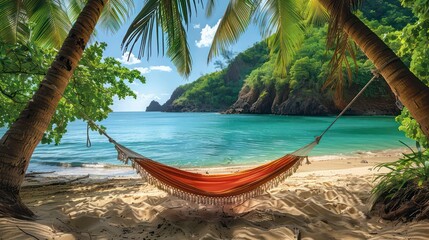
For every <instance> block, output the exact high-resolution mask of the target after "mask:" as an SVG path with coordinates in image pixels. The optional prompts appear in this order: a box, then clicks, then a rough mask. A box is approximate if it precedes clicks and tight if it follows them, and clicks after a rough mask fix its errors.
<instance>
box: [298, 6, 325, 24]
mask: <svg viewBox="0 0 429 240" xmlns="http://www.w3.org/2000/svg"><path fill="white" fill-rule="evenodd" d="M303 7H304V18H305V20H306V22H307V23H309V24H314V25H316V26H322V25H323V24H325V23H326V22H328V20H329V15H328V12H327V11H326V9H325V8H324V7H323V6H322V4H320V2H319V1H318V0H308V1H307V4H306V5H304V6H303Z"/></svg>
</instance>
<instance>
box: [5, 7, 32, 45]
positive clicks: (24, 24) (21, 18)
mask: <svg viewBox="0 0 429 240" xmlns="http://www.w3.org/2000/svg"><path fill="white" fill-rule="evenodd" d="M0 22H1V24H0V39H1V40H2V41H4V42H7V43H16V42H17V41H27V40H28V38H29V35H30V30H29V28H28V17H27V12H26V9H25V6H24V3H23V1H22V0H0Z"/></svg>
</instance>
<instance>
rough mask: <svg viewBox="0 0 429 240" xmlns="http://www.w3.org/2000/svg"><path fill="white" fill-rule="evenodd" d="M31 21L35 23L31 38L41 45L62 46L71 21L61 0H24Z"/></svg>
mask: <svg viewBox="0 0 429 240" xmlns="http://www.w3.org/2000/svg"><path fill="white" fill-rule="evenodd" d="M24 3H25V7H26V9H28V10H27V11H28V13H29V16H30V17H29V21H30V22H31V23H34V27H33V29H32V36H31V38H32V39H33V40H34V41H35V42H36V43H38V44H40V45H41V46H45V47H60V46H61V44H62V43H63V40H64V39H65V38H66V36H67V34H68V32H69V30H70V28H71V21H70V19H69V17H68V15H67V13H66V11H65V9H63V8H62V7H63V5H62V3H61V1H60V0H34V1H24Z"/></svg>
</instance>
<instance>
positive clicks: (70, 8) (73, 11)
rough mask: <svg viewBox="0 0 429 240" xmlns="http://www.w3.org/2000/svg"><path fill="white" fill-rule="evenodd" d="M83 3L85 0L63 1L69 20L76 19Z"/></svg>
mask: <svg viewBox="0 0 429 240" xmlns="http://www.w3.org/2000/svg"><path fill="white" fill-rule="evenodd" d="M64 1H65V0H64ZM85 4H86V1H85V0H67V1H65V2H64V3H63V5H65V7H66V9H67V14H68V15H69V18H70V20H71V22H75V21H76V19H77V17H78V16H79V14H80V13H81V12H82V10H83V8H84V7H85Z"/></svg>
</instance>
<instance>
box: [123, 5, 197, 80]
mask: <svg viewBox="0 0 429 240" xmlns="http://www.w3.org/2000/svg"><path fill="white" fill-rule="evenodd" d="M198 3H201V2H200V1H198ZM196 4H197V1H196V0H192V1H191V0H147V1H146V2H145V5H144V7H143V8H142V10H141V11H140V13H139V14H138V15H137V16H136V18H135V19H134V21H133V22H132V23H131V25H130V27H129V28H128V31H127V33H126V34H125V36H124V39H123V41H122V48H123V50H124V51H132V50H133V48H134V47H135V45H136V44H137V43H138V42H140V47H139V52H138V57H141V56H143V55H145V54H146V56H147V57H149V56H150V55H151V54H152V50H153V49H152V42H153V40H155V41H156V49H157V53H158V54H160V51H162V54H164V53H165V50H167V51H166V53H167V55H168V56H169V57H170V58H171V59H172V61H173V64H174V65H175V66H176V68H177V70H178V72H179V73H180V74H182V75H184V76H186V77H187V76H189V74H190V72H191V62H192V61H191V54H190V50H189V45H188V41H187V36H186V28H185V26H186V27H188V24H189V22H190V17H191V16H192V11H193V10H196ZM164 40H165V42H166V45H165V44H164Z"/></svg>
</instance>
